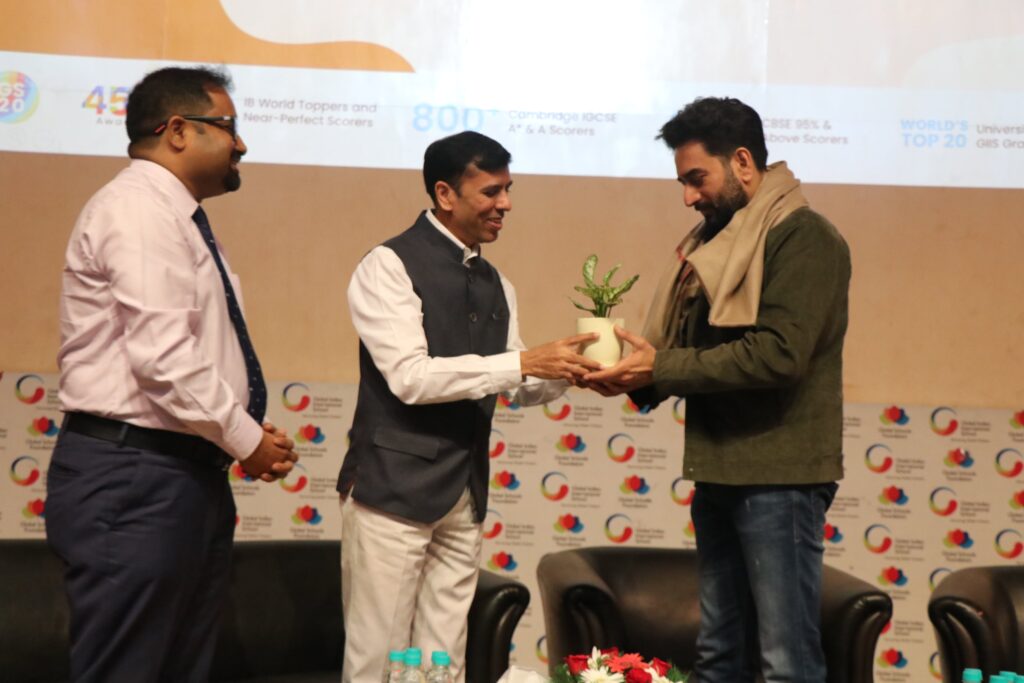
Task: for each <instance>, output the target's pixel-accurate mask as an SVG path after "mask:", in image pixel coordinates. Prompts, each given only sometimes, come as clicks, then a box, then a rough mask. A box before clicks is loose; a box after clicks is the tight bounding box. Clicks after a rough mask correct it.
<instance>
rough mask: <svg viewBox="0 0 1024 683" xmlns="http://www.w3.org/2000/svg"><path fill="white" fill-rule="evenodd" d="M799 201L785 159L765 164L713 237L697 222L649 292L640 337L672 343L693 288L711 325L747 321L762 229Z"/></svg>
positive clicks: (753, 306)
mask: <svg viewBox="0 0 1024 683" xmlns="http://www.w3.org/2000/svg"><path fill="white" fill-rule="evenodd" d="M804 206H807V200H806V199H804V196H803V193H801V192H800V181H799V180H797V179H796V177H795V176H794V175H793V173H792V172H791V171H790V170H789V168H788V167H787V166H786V162H784V161H780V162H777V163H774V164H771V165H770V166H769V167H768V169H767V171H766V172H765V174H764V176H763V178H762V179H761V184H760V185H759V186H758V188H757V192H755V193H754V196H753V198H752V199H751V200H750V203H749V204H747V205H746V206H745V207H743V208H742V209H740V210H739V211H737V212H736V214H735V215H734V216H733V217H732V220H731V221H729V224H728V225H727V226H725V228H723V229H722V231H721V232H719V233H718V235H716V236H715V238H714V239H712V240H711V241H709V242H704V241H703V240H702V236H701V232H702V231H703V229H704V223H703V221H702V222H701V223H700V224H699V225H698V226H697V227H696V228H694V229H693V230H691V231H690V233H689V234H688V235H687V236H686V237H685V238H684V239H683V241H682V242H680V243H679V246H678V247H676V251H675V254H674V256H673V259H672V262H671V264H670V265H669V268H668V269H667V270H666V272H665V274H664V275H663V276H662V279H661V282H660V283H659V284H658V288H657V290H656V291H655V293H654V300H653V301H652V302H651V310H650V312H649V314H648V316H647V322H646V323H645V324H644V337H645V338H646V339H647V340H648V341H649V342H651V343H652V344H653V345H654V346H655V347H656V348H659V349H664V348H670V347H672V346H677V345H678V344H679V333H680V329H681V327H682V325H683V322H684V321H683V315H684V312H685V311H686V310H687V308H688V307H689V304H690V301H691V300H692V299H693V298H694V297H696V296H697V292H698V291H699V289H703V290H704V294H705V295H706V296H707V298H708V301H709V302H710V304H711V313H710V315H709V322H710V323H711V324H712V325H714V326H716V327H745V326H749V325H753V324H754V323H755V322H756V321H757V310H758V307H759V306H760V303H761V283H762V281H763V279H764V245H765V239H766V237H767V235H768V231H769V230H771V229H772V228H774V227H775V226H776V225H778V224H779V223H781V222H782V220H783V219H784V218H786V216H788V215H789V214H791V213H793V212H794V211H796V210H797V209H799V208H802V207H804Z"/></svg>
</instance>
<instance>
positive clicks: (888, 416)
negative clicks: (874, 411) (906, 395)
mask: <svg viewBox="0 0 1024 683" xmlns="http://www.w3.org/2000/svg"><path fill="white" fill-rule="evenodd" d="M878 419H879V420H880V421H881V423H882V424H884V425H898V426H900V427H902V426H903V425H905V424H907V423H908V422H910V417H909V416H908V415H907V412H906V411H905V410H903V408H900V407H899V406H889V407H888V408H886V409H885V410H883V411H882V414H881V415H880V416H879V417H878Z"/></svg>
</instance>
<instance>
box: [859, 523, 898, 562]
mask: <svg viewBox="0 0 1024 683" xmlns="http://www.w3.org/2000/svg"><path fill="white" fill-rule="evenodd" d="M891 533H892V532H891V531H889V527H887V526H885V525H884V524H872V525H871V526H869V527H868V528H867V529H865V530H864V547H865V548H867V549H868V550H870V551H871V552H873V553H875V554H876V555H881V554H882V553H884V552H887V551H888V550H889V548H891V547H892V536H890V534H891Z"/></svg>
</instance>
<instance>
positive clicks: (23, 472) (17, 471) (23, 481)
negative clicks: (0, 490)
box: [11, 455, 39, 486]
mask: <svg viewBox="0 0 1024 683" xmlns="http://www.w3.org/2000/svg"><path fill="white" fill-rule="evenodd" d="M11 481H13V482H14V483H15V484H17V485H18V486H31V485H32V484H34V483H36V482H37V481H39V461H38V460H36V459H35V458H33V457H32V456H31V455H22V456H20V457H17V458H15V459H14V461H13V462H12V463H11Z"/></svg>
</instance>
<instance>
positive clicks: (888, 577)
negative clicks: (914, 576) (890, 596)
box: [878, 567, 907, 586]
mask: <svg viewBox="0 0 1024 683" xmlns="http://www.w3.org/2000/svg"><path fill="white" fill-rule="evenodd" d="M878 583H879V584H881V585H883V586H906V585H907V575H906V574H904V573H903V570H902V569H900V568H899V567H886V568H885V569H883V570H882V573H881V574H880V575H879V576H878Z"/></svg>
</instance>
